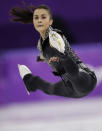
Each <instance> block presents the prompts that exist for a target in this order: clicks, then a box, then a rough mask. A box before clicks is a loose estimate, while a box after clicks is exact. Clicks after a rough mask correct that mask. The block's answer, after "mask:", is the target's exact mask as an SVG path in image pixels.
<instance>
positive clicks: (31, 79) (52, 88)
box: [19, 65, 82, 98]
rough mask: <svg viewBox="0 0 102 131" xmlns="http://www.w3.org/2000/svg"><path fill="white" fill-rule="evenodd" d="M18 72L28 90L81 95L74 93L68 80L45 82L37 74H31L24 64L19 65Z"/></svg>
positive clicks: (65, 95) (71, 96)
mask: <svg viewBox="0 0 102 131" xmlns="http://www.w3.org/2000/svg"><path fill="white" fill-rule="evenodd" d="M22 68H23V69H22ZM24 70H25V71H24ZM19 72H20V75H21V77H22V79H23V81H24V83H25V85H26V88H27V90H28V91H29V92H33V91H36V90H37V89H40V90H42V91H43V92H45V93H46V94H50V95H58V96H64V97H70V98H78V97H82V95H80V96H78V95H76V92H75V90H74V89H73V86H72V84H71V82H70V81H67V82H66V83H65V84H66V85H65V84H64V83H63V81H59V82H57V83H54V84H52V83H50V82H46V81H45V80H43V79H41V78H40V77H39V76H33V75H32V73H31V71H30V70H29V69H28V68H27V67H26V66H24V65H20V66H19Z"/></svg>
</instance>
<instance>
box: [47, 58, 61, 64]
mask: <svg viewBox="0 0 102 131" xmlns="http://www.w3.org/2000/svg"><path fill="white" fill-rule="evenodd" d="M53 61H56V62H59V57H51V58H50V60H49V61H48V63H50V62H53Z"/></svg>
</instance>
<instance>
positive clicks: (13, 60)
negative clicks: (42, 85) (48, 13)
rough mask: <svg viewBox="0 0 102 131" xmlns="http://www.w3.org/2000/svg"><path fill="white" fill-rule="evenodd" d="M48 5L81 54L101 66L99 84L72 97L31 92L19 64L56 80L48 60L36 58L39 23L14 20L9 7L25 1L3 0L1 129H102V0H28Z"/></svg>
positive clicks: (0, 14)
mask: <svg viewBox="0 0 102 131" xmlns="http://www.w3.org/2000/svg"><path fill="white" fill-rule="evenodd" d="M25 2H26V3H27V4H30V3H32V4H34V5H35V6H37V5H39V4H46V5H48V6H49V7H50V8H51V10H52V12H53V18H54V23H53V27H54V28H58V29H61V30H62V31H63V33H64V34H65V36H66V37H67V39H68V41H69V42H70V45H71V47H72V48H73V49H74V50H75V52H76V54H77V55H78V56H79V57H80V59H81V60H82V61H83V62H84V63H85V64H87V65H88V66H89V67H90V68H91V69H92V70H94V71H95V73H96V75H97V78H98V83H97V87H96V88H95V89H94V91H93V92H91V93H90V94H89V95H88V96H86V97H84V98H81V99H71V98H64V97H59V96H49V95H46V94H44V93H43V92H41V91H39V90H38V91H36V92H34V93H31V94H30V95H28V94H27V92H26V90H25V86H24V83H23V81H22V79H21V78H20V75H19V72H18V67H17V64H24V65H27V66H28V67H29V68H30V69H31V71H32V72H33V74H34V75H38V76H40V77H41V78H43V79H44V80H47V81H50V82H53V83H54V82H56V81H58V80H59V78H57V77H55V76H53V74H52V69H50V67H49V66H48V65H47V64H46V63H40V62H36V57H37V56H38V55H39V51H38V50H37V49H36V46H37V41H38V39H39V34H38V33H37V32H36V31H35V29H34V27H33V24H20V23H12V22H10V16H9V10H10V9H11V8H12V7H14V6H16V5H21V0H10V1H8V0H3V1H0V131H7V130H8V131H9V130H10V131H18V130H19V131H22V130H25V131H28V130H30V131H34V130H35V131H40V130H41V131H42V130H44V131H52V130H53V131H62V130H64V131H68V130H70V131H91V130H92V131H101V130H102V124H101V123H102V0H77V1H75V0H60V1H59V0H51V1H48V0H25Z"/></svg>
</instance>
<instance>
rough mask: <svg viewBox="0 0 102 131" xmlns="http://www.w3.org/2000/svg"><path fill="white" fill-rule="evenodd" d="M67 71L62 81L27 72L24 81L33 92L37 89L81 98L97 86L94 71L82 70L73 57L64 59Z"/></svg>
mask: <svg viewBox="0 0 102 131" xmlns="http://www.w3.org/2000/svg"><path fill="white" fill-rule="evenodd" d="M62 64H63V65H64V69H65V71H66V73H65V74H64V75H62V79H63V80H61V81H59V82H57V83H54V84H52V83H50V82H46V81H45V80H43V79H41V78H40V77H39V76H33V75H32V74H27V75H25V77H24V79H23V80H24V83H25V85H26V88H27V90H28V91H30V92H33V91H36V90H37V89H40V90H42V91H43V92H44V93H46V94H49V95H58V96H64V97H70V98H81V97H84V96H86V95H88V94H89V93H90V92H91V91H92V90H93V89H94V88H95V86H96V81H97V79H96V76H95V74H94V73H92V74H89V73H88V72H81V71H79V68H78V66H77V64H75V63H74V62H73V61H72V60H71V59H67V60H66V61H62Z"/></svg>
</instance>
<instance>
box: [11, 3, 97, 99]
mask: <svg viewBox="0 0 102 131" xmlns="http://www.w3.org/2000/svg"><path fill="white" fill-rule="evenodd" d="M10 14H12V15H13V18H12V21H20V22H22V23H31V22H32V20H33V24H34V27H35V29H36V30H37V31H38V32H39V33H40V39H39V40H38V45H37V47H38V49H39V50H40V56H38V57H37V61H41V62H43V61H46V62H47V63H48V64H49V65H50V66H51V68H52V69H53V74H54V75H56V76H59V77H61V79H62V80H61V81H59V82H57V83H54V84H52V83H49V82H46V81H44V80H42V79H41V78H40V77H39V76H34V75H32V72H31V71H30V69H29V68H28V67H26V66H25V65H18V68H19V72H20V76H21V78H22V79H23V81H24V83H25V86H26V89H27V91H28V92H33V91H36V90H37V89H40V90H42V91H43V92H44V93H46V94H49V95H58V96H64V97H70V98H81V97H84V96H86V95H88V94H89V93H90V92H91V91H92V90H93V89H94V88H95V86H96V82H97V78H96V75H95V73H94V72H93V71H91V70H90V69H89V68H88V67H86V66H85V65H84V64H83V62H82V61H81V60H80V59H79V57H78V56H77V55H76V54H75V53H74V51H73V50H72V48H71V47H70V45H69V42H68V41H67V39H66V38H65V36H64V34H63V33H62V32H61V31H60V30H57V29H53V28H52V27H51V25H52V23H53V19H52V13H51V10H50V8H49V7H48V6H46V5H40V6H38V7H36V8H34V6H32V5H31V6H29V7H27V6H25V8H21V7H14V8H12V9H11V10H10Z"/></svg>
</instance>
